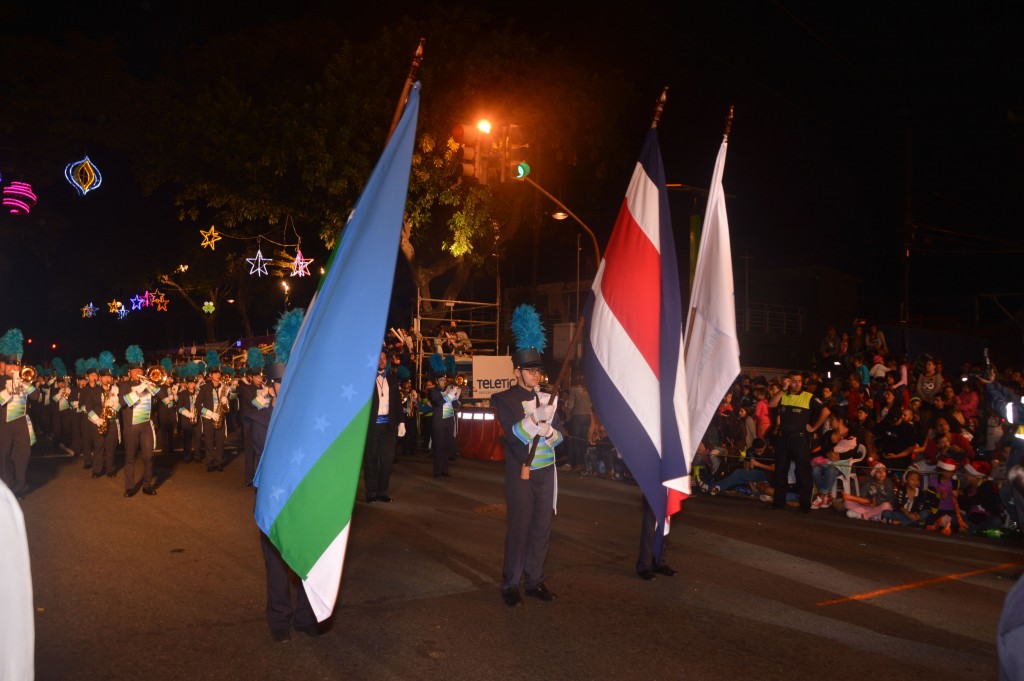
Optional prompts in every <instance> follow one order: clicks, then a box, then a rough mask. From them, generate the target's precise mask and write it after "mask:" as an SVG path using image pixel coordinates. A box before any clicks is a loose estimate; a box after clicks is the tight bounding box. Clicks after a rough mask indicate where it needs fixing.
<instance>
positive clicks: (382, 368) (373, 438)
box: [363, 352, 405, 504]
mask: <svg viewBox="0 0 1024 681" xmlns="http://www.w3.org/2000/svg"><path fill="white" fill-rule="evenodd" d="M387 366H388V356H387V353H384V352H381V353H380V359H379V360H378V363H377V376H376V377H375V378H374V383H375V388H374V391H373V399H372V400H371V402H370V424H369V426H368V427H367V429H366V445H365V447H364V448H363V486H364V488H365V492H366V503H368V504H372V503H374V502H377V501H382V502H384V503H389V502H390V501H391V497H390V496H389V495H388V486H389V485H390V484H391V467H392V465H393V464H394V462H395V446H396V444H397V438H399V437H402V436H404V435H405V423H404V422H403V421H402V398H401V395H400V394H399V390H398V377H397V376H395V374H394V373H393V372H390V371H388V370H387Z"/></svg>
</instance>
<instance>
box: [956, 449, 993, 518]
mask: <svg viewBox="0 0 1024 681" xmlns="http://www.w3.org/2000/svg"><path fill="white" fill-rule="evenodd" d="M991 470H992V468H991V466H989V464H988V463H987V462H985V461H972V462H970V463H968V464H967V465H965V466H964V475H965V476H966V478H967V483H966V484H965V485H964V489H963V491H961V492H960V499H959V504H960V508H961V509H963V512H962V515H963V518H964V521H965V522H966V523H967V529H969V530H970V531H971V532H980V531H982V530H990V529H993V528H996V527H999V526H1001V525H1002V524H1003V517H1002V512H1003V505H1002V503H1001V502H1000V501H999V492H998V490H997V489H996V487H995V485H994V484H993V482H992V478H991V477H989V472H990V471H991Z"/></svg>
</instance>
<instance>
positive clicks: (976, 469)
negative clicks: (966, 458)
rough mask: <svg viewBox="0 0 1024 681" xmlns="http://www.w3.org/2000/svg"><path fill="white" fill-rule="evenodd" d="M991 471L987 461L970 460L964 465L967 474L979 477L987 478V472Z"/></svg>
mask: <svg viewBox="0 0 1024 681" xmlns="http://www.w3.org/2000/svg"><path fill="white" fill-rule="evenodd" d="M990 472H992V466H990V465H989V464H988V462H987V461H972V462H970V463H969V464H967V465H966V466H964V473H967V475H973V476H976V477H979V478H985V479H986V480H988V479H989V473H990Z"/></svg>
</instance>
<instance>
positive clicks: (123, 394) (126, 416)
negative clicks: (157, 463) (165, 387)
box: [117, 345, 160, 497]
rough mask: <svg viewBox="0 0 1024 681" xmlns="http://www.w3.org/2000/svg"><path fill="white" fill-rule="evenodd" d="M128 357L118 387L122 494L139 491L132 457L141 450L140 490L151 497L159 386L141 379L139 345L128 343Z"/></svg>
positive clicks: (154, 491) (131, 495) (153, 488)
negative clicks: (122, 476) (155, 412)
mask: <svg viewBox="0 0 1024 681" xmlns="http://www.w3.org/2000/svg"><path fill="white" fill-rule="evenodd" d="M125 359H126V360H128V366H129V369H128V378H127V380H125V381H122V382H121V383H119V384H118V386H117V392H118V399H119V400H120V403H121V413H122V414H123V416H122V426H123V428H122V433H123V437H124V496H125V497H133V496H135V494H136V493H137V492H138V491H139V488H138V485H137V483H136V482H135V456H136V455H137V454H138V453H140V452H141V453H142V461H143V474H142V491H143V493H145V494H148V495H150V496H153V495H155V494H156V487H155V485H154V480H153V443H154V442H155V440H156V430H155V429H154V428H153V421H152V414H153V406H154V404H153V399H154V398H155V397H156V396H157V394H158V393H159V392H160V387H159V386H156V385H154V384H153V383H151V382H150V381H148V380H143V378H142V364H143V361H144V359H145V358H144V356H143V354H142V349H141V348H139V346H138V345H130V346H128V349H127V350H126V351H125Z"/></svg>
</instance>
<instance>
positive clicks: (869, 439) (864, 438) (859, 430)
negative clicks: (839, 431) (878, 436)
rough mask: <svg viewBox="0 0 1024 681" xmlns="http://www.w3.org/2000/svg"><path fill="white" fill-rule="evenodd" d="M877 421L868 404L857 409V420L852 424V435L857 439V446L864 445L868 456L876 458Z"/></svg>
mask: <svg viewBox="0 0 1024 681" xmlns="http://www.w3.org/2000/svg"><path fill="white" fill-rule="evenodd" d="M874 431H875V420H874V419H873V418H872V417H871V408H870V407H868V406H867V405H866V404H862V405H861V406H859V407H857V418H855V419H854V420H853V421H851V422H850V434H851V435H853V436H854V437H855V438H857V444H861V445H864V449H865V450H866V451H867V453H868V456H871V457H874V456H875V437H874Z"/></svg>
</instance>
